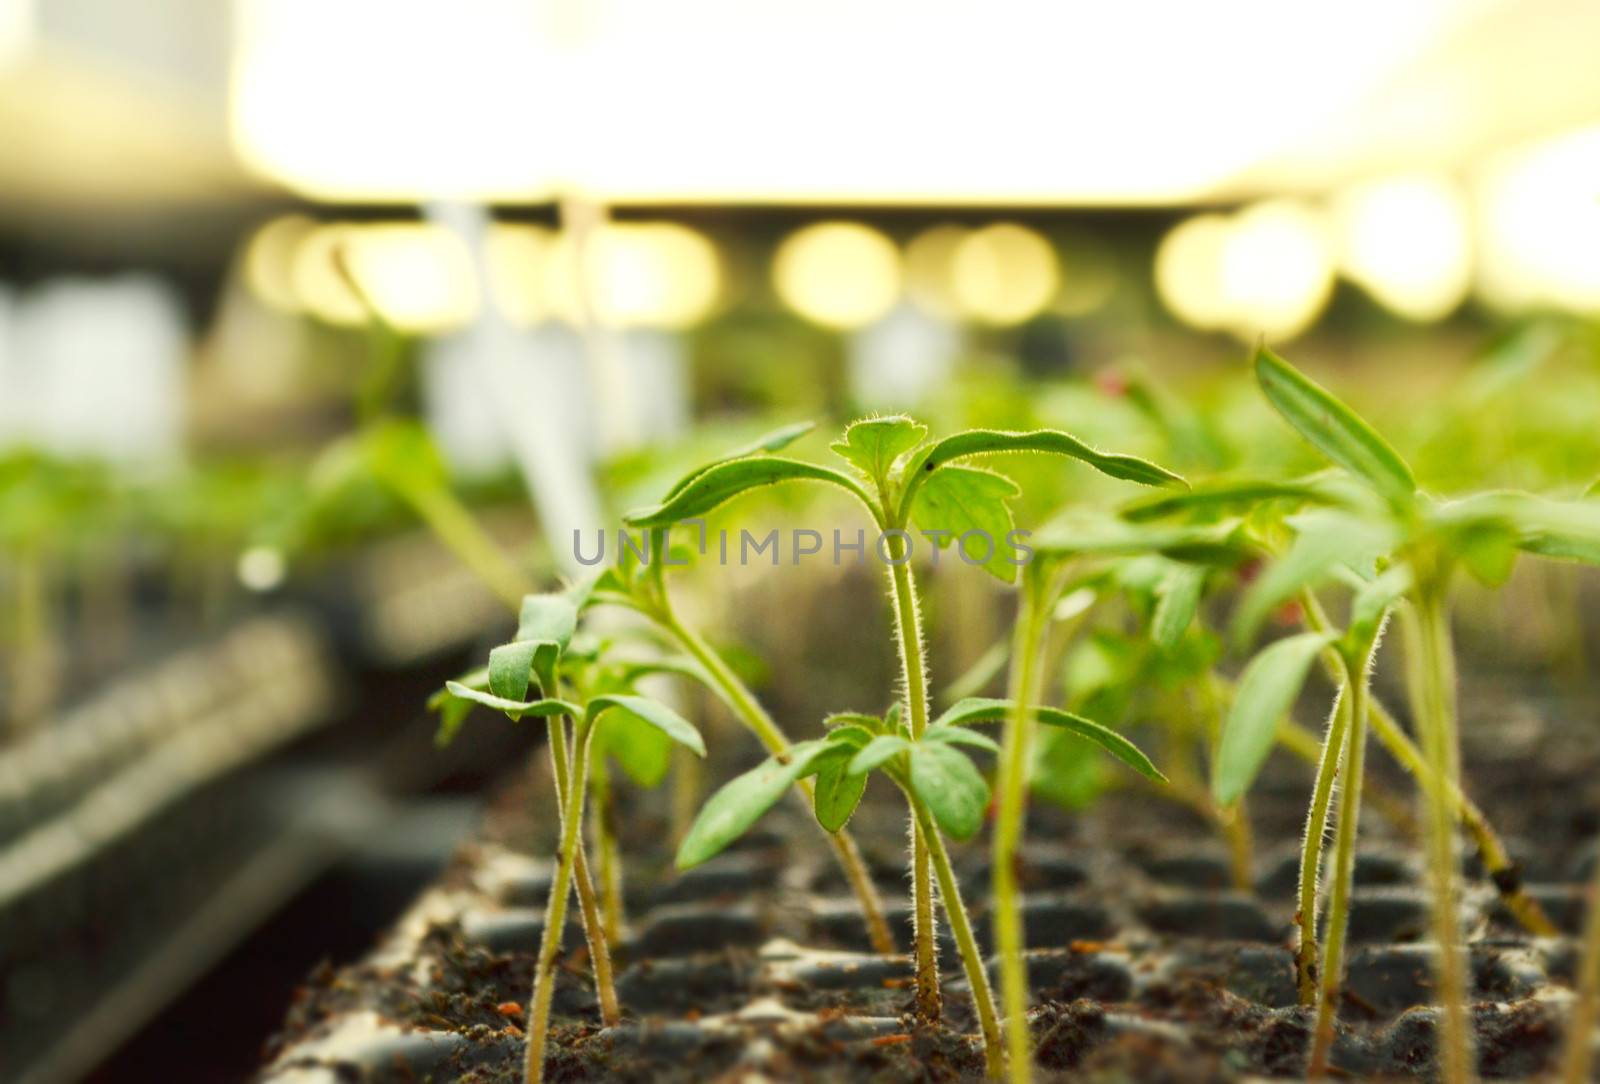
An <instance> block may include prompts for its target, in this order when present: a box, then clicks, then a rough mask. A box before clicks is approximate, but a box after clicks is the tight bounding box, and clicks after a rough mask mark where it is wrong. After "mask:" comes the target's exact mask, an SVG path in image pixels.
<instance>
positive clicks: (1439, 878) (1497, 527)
mask: <svg viewBox="0 0 1600 1084" xmlns="http://www.w3.org/2000/svg"><path fill="white" fill-rule="evenodd" d="M1255 371H1256V376H1257V380H1258V381H1259V383H1260V385H1261V388H1262V391H1263V393H1264V394H1265V396H1266V398H1267V399H1268V401H1269V402H1270V403H1271V404H1272V405H1273V407H1274V408H1275V409H1276V410H1277V411H1278V412H1279V414H1281V415H1282V416H1283V418H1284V419H1285V420H1286V421H1288V422H1289V424H1290V425H1291V426H1292V427H1293V428H1294V429H1295V430H1296V431H1297V432H1299V433H1300V435H1301V436H1303V437H1304V438H1305V439H1306V440H1308V441H1309V442H1310V443H1311V444H1312V445H1313V446H1315V447H1316V448H1317V449H1318V450H1319V451H1320V452H1321V453H1322V454H1323V455H1325V456H1326V457H1327V458H1328V459H1329V460H1331V461H1332V462H1333V463H1335V464H1336V465H1337V466H1338V467H1340V468H1342V473H1341V474H1339V475H1337V476H1335V477H1334V478H1332V479H1329V480H1328V481H1329V483H1330V484H1331V485H1332V487H1333V490H1334V491H1335V492H1337V493H1338V494H1339V498H1340V499H1339V501H1338V503H1337V505H1336V506H1334V507H1328V508H1321V509H1316V510H1313V511H1310V512H1306V513H1303V514H1299V515H1294V516H1288V517H1285V519H1284V521H1283V523H1284V527H1285V528H1286V532H1287V533H1288V535H1289V536H1290V541H1289V542H1288V544H1287V546H1286V547H1285V548H1284V549H1283V551H1282V556H1281V557H1279V558H1278V559H1277V560H1276V561H1275V562H1274V563H1273V565H1272V566H1271V567H1270V568H1269V569H1268V571H1267V572H1266V573H1265V574H1264V575H1263V576H1262V577H1261V578H1260V580H1258V581H1257V583H1256V584H1255V585H1253V587H1252V589H1251V590H1250V591H1249V592H1248V593H1247V594H1246V595H1245V597H1244V598H1243V599H1242V600H1241V602H1240V607H1239V613H1238V615H1237V616H1236V619H1235V620H1236V638H1237V640H1238V641H1239V642H1241V643H1244V642H1248V641H1249V640H1250V639H1251V638H1253V635H1254V633H1255V631H1256V629H1257V628H1258V627H1259V623H1260V619H1261V616H1262V615H1263V614H1265V613H1267V612H1270V611H1271V609H1272V608H1273V607H1274V606H1275V605H1276V604H1277V603H1278V602H1280V601H1283V600H1286V599H1288V598H1294V597H1297V598H1298V599H1299V600H1300V601H1301V603H1302V606H1303V609H1304V613H1305V617H1306V621H1307V623H1308V626H1309V630H1308V631H1307V632H1306V633H1303V634H1300V635H1298V636H1294V637H1290V638H1287V639H1284V640H1281V641H1279V642H1277V643H1275V644H1273V645H1271V646H1270V647H1268V648H1267V649H1266V650H1265V651H1263V652H1262V653H1261V655H1259V656H1257V658H1256V660H1255V661H1254V662H1253V663H1252V664H1251V666H1250V667H1249V668H1248V669H1247V670H1246V672H1245V674H1244V676H1243V678H1242V679H1241V683H1240V684H1241V687H1240V692H1239V697H1238V700H1243V701H1246V706H1247V710H1244V711H1239V710H1236V711H1235V713H1234V714H1233V716H1232V717H1230V720H1229V725H1228V728H1227V732H1225V734H1224V738H1223V749H1222V755H1221V756H1220V757H1219V761H1218V767H1217V771H1216V774H1215V779H1214V782H1215V787H1216V790H1217V794H1218V798H1219V799H1223V798H1226V797H1228V796H1230V795H1233V794H1236V793H1242V792H1243V789H1244V788H1245V787H1246V786H1248V782H1249V779H1250V778H1251V777H1252V776H1253V773H1254V770H1255V768H1256V767H1258V766H1259V761H1260V755H1264V754H1259V753H1258V752H1257V751H1258V750H1260V749H1261V748H1263V747H1269V746H1270V744H1271V740H1272V732H1273V731H1274V730H1275V728H1276V725H1277V720H1278V718H1279V717H1280V716H1281V714H1282V710H1281V707H1280V705H1283V706H1286V704H1287V702H1288V701H1290V700H1292V698H1293V696H1294V693H1295V692H1297V691H1298V688H1299V686H1300V683H1301V682H1302V681H1303V679H1304V676H1305V673H1306V671H1307V670H1308V669H1309V667H1310V666H1311V664H1312V663H1313V661H1314V660H1315V659H1316V658H1317V656H1318V655H1321V654H1324V653H1329V652H1330V650H1331V657H1330V662H1331V668H1332V669H1333V670H1334V672H1335V678H1336V681H1335V683H1336V685H1337V686H1338V688H1339V690H1340V692H1339V696H1338V701H1337V704H1336V707H1335V710H1334V714H1333V718H1332V721H1331V723H1330V725H1329V727H1328V732H1327V736H1326V738H1325V740H1324V748H1323V753H1322V760H1321V767H1320V769H1319V772H1318V778H1317V782H1316V786H1315V788H1314V790H1313V799H1312V809H1311V814H1310V817H1309V818H1308V821H1307V828H1306V837H1305V844H1304V847H1303V858H1302V868H1301V893H1300V899H1301V913H1300V915H1299V918H1298V924H1299V926H1300V950H1299V954H1298V955H1299V973H1300V981H1301V989H1302V997H1305V995H1306V993H1307V986H1308V985H1310V986H1312V987H1314V991H1313V996H1314V997H1315V998H1316V1000H1317V1002H1318V1005H1319V1011H1318V1027H1317V1032H1316V1039H1315V1042H1314V1045H1313V1053H1312V1061H1311V1068H1312V1071H1313V1072H1314V1073H1320V1072H1323V1071H1325V1070H1326V1068H1327V1062H1326V1059H1327V1054H1328V1050H1329V1048H1330V1046H1331V1042H1332V1037H1333V1031H1332V1027H1333V1018H1334V1014H1335V1012H1336V1007H1337V999H1338V993H1339V984H1340V981H1341V978H1342V970H1343V960H1342V957H1341V952H1342V944H1343V940H1344V933H1345V927H1346V924H1347V917H1348V903H1349V893H1350V882H1351V879H1352V876H1353V873H1352V871H1353V866H1354V846H1355V836H1356V831H1357V823H1358V822H1357V818H1358V816H1359V811H1360V800H1361V782H1362V779H1361V774H1362V769H1363V766H1364V759H1363V754H1364V748H1365V733H1366V730H1365V728H1366V726H1367V724H1368V722H1369V721H1370V722H1373V723H1374V724H1375V725H1377V726H1378V727H1379V729H1380V736H1381V735H1382V730H1383V729H1384V724H1380V723H1379V720H1381V719H1383V718H1384V716H1383V713H1381V712H1378V711H1375V710H1374V702H1373V700H1372V697H1371V695H1370V692H1369V691H1368V688H1367V686H1368V679H1369V671H1370V667H1371V660H1372V655H1373V652H1374V650H1375V645H1376V642H1377V638H1378V636H1379V635H1380V633H1381V630H1382V626H1383V623H1384V621H1385V619H1386V615H1387V613H1388V611H1389V610H1390V608H1391V607H1398V613H1399V616H1400V621H1401V626H1402V629H1403V631H1404V633H1405V645H1404V646H1405V659H1406V666H1407V687H1408V696H1409V699H1410V702H1411V710H1412V718H1413V719H1414V720H1415V723H1416V726H1417V730H1418V733H1419V738H1420V743H1421V747H1422V754H1421V757H1420V763H1419V764H1418V765H1417V766H1416V768H1417V770H1415V771H1414V774H1415V775H1416V778H1417V780H1418V783H1419V785H1420V786H1421V789H1422V791H1423V794H1424V796H1425V798H1426V807H1427V833H1426V837H1427V838H1426V852H1427V855H1428V863H1429V870H1430V882H1431V888H1432V895H1433V908H1432V911H1433V922H1432V925H1433V936H1434V940H1435V947H1436V951H1437V954H1438V955H1437V963H1436V966H1437V980H1438V982H1437V989H1438V1000H1439V1003H1440V1007H1441V1028H1440V1047H1439V1048H1440V1062H1439V1068H1440V1076H1441V1079H1444V1080H1446V1081H1450V1082H1455V1081H1462V1080H1466V1079H1467V1078H1468V1077H1469V1076H1470V1074H1471V1072H1472V1063H1471V1055H1470V1032H1469V1030H1468V1026H1469V1025H1468V1016H1467V1003H1466V995H1467V981H1466V973H1465V964H1466V961H1465V956H1464V952H1463V948H1462V942H1461V935H1460V930H1459V921H1458V914H1457V901H1458V892H1459V886H1458V884H1457V865H1456V854H1455V822H1456V820H1457V819H1458V817H1460V816H1461V813H1462V812H1463V805H1464V803H1463V801H1462V800H1461V798H1460V797H1459V794H1460V786H1461V784H1460V753H1459V742H1458V734H1457V715H1456V703H1455V657H1454V651H1453V648H1452V646H1451V631H1450V621H1449V592H1450V585H1451V581H1452V579H1453V577H1454V574H1455V572H1456V570H1457V569H1458V568H1462V569H1465V570H1466V571H1467V572H1468V573H1469V574H1471V575H1472V576H1473V577H1475V578H1476V579H1478V580H1480V581H1481V582H1484V583H1486V584H1489V585H1491V586H1492V585H1497V584H1502V583H1504V582H1505V580H1506V578H1507V577H1508V576H1509V575H1510V572H1511V569H1512V566H1513V564H1514V563H1515V560H1516V558H1517V556H1518V554H1519V553H1522V552H1529V553H1534V554H1538V555H1542V556H1546V557H1554V558H1561V559H1568V560H1576V561H1583V562H1586V563H1600V505H1597V504H1595V503H1593V502H1587V501H1558V500H1551V499H1547V498H1543V497H1539V496H1535V495H1533V494H1530V493H1525V492H1520V491H1512V490H1501V491H1490V492H1485V493H1481V494H1475V495H1472V496H1468V497H1462V498H1455V499H1450V500H1442V499H1437V498H1434V497H1432V496H1429V495H1428V494H1426V493H1423V492H1422V491H1420V490H1419V489H1418V487H1417V484H1416V481H1415V477H1414V476H1413V474H1412V472H1411V469H1410V467H1409V466H1408V465H1407V464H1406V463H1405V461H1404V460H1403V459H1401V458H1400V456H1399V455H1398V454H1397V453H1396V452H1395V451H1394V450H1393V449H1392V448H1391V447H1390V446H1389V445H1388V443H1387V442H1386V441H1384V440H1383V438H1382V437H1381V436H1379V434H1378V433H1377V431H1376V430H1374V429H1373V428H1372V427H1371V426H1370V425H1368V424H1367V423H1366V422H1365V421H1364V420H1362V419H1361V418H1360V417H1359V416H1358V415H1356V414H1355V413H1354V412H1353V411H1351V410H1350V409H1349V408H1348V407H1347V406H1345V405H1344V404H1343V403H1342V402H1340V401H1339V400H1338V399H1336V398H1335V397H1334V396H1333V395H1331V394H1330V393H1329V392H1327V391H1326V390H1325V389H1323V388H1322V387H1320V386H1319V385H1317V384H1315V383H1314V382H1312V381H1311V380H1310V379H1308V378H1307V377H1305V376H1304V375H1303V374H1301V373H1300V372H1299V371H1298V370H1296V369H1294V368H1293V367H1292V366H1290V365H1289V364H1288V363H1287V362H1285V361H1284V360H1283V359H1281V358H1279V357H1278V356H1277V355H1275V354H1273V353H1272V352H1271V351H1269V350H1266V349H1265V348H1261V349H1258V350H1257V352H1256V356H1255ZM1330 580H1335V581H1343V582H1345V583H1347V584H1349V585H1350V587H1351V589H1352V591H1353V598H1352V602H1351V605H1350V618H1349V621H1348V622H1347V627H1346V629H1345V630H1344V631H1343V632H1340V631H1338V630H1336V629H1335V628H1333V627H1332V625H1331V624H1330V623H1329V621H1328V619H1327V617H1326V614H1325V612H1324V610H1323V608H1322V606H1321V603H1320V600H1319V599H1318V598H1317V596H1316V595H1315V593H1314V591H1313V590H1312V588H1314V587H1315V586H1317V585H1318V584H1321V583H1324V582H1327V581H1330ZM1236 703H1237V702H1236ZM1251 705H1258V706H1256V707H1251ZM1389 721H1390V722H1392V720H1389ZM1263 732H1265V736H1263ZM1386 744H1390V743H1388V742H1386ZM1398 744H1399V743H1394V744H1391V749H1393V748H1395V746H1396V745H1398ZM1341 770H1342V771H1343V772H1344V773H1345V778H1344V783H1343V792H1342V794H1341V800H1340V825H1339V830H1338V836H1337V839H1336V843H1335V847H1336V854H1335V860H1334V871H1333V887H1332V889H1331V892H1330V896H1329V914H1328V923H1327V930H1328V933H1327V944H1326V946H1325V951H1324V953H1323V957H1322V962H1321V965H1320V978H1319V973H1318V967H1317V965H1316V964H1315V959H1316V956H1315V951H1316V950H1315V944H1316V938H1315V933H1316V915H1317V902H1318V891H1317V881H1318V874H1319V871H1320V864H1321V841H1322V836H1323V833H1324V831H1325V828H1326V823H1327V820H1326V818H1327V813H1328V807H1329V806H1330V805H1331V794H1332V791H1333V784H1334V780H1335V778H1336V777H1337V775H1338V774H1339V773H1340V772H1341ZM1496 879H1497V881H1503V882H1505V884H1504V885H1503V886H1502V888H1503V890H1504V888H1507V887H1511V888H1514V887H1515V882H1516V874H1515V870H1514V867H1510V866H1507V867H1505V868H1504V870H1503V871H1502V873H1501V874H1500V875H1499V876H1497V878H1496ZM1526 920H1527V919H1526V918H1525V921H1526ZM1592 993H1593V991H1592V989H1591V990H1590V991H1588V994H1587V995H1580V1011H1581V1007H1582V1005H1583V1004H1584V1003H1585V1002H1586V1001H1590V1002H1592Z"/></svg>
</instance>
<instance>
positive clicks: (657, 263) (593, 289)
mask: <svg viewBox="0 0 1600 1084" xmlns="http://www.w3.org/2000/svg"><path fill="white" fill-rule="evenodd" d="M572 245H573V242H572V239H571V237H570V236H569V235H567V234H557V233H553V232H551V231H550V230H546V229H543V228H541V227H538V226H513V225H501V226H496V227H495V229H494V230H493V231H492V232H491V233H490V235H489V266H490V269H491V273H492V274H493V275H494V278H495V296H496V299H497V300H498V301H499V303H500V304H501V306H502V311H504V312H505V313H506V315H507V316H508V317H509V318H511V319H512V320H514V321H516V322H518V323H523V324H533V323H538V322H540V321H542V320H547V319H552V318H555V319H562V320H566V321H569V322H578V321H579V320H582V319H583V318H584V316H585V312H584V306H585V305H586V304H587V305H589V306H592V307H593V310H594V312H593V315H594V316H595V317H596V318H598V319H601V320H604V321H606V322H608V323H612V324H616V325H620V326H624V327H634V326H640V327H657V328H685V327H690V326H693V325H694V324H696V323H698V322H699V321H701V320H703V319H705V317H706V314H707V313H709V312H710V311H711V309H712V308H713V307H715V305H716V303H717V299H718V297H719V296H720V294H721V290H722V265H721V261H720V260H719V259H718V256H717V250H716V246H714V245H713V244H712V243H711V241H710V239H709V238H707V237H705V236H704V235H703V234H701V233H698V232H696V231H695V230H692V229H689V228H688V227H686V226H680V225H677V224H676V223H670V222H627V223H617V224H608V225H606V226H603V227H601V228H600V229H598V230H597V231H596V232H595V233H594V234H592V235H591V236H590V240H589V249H588V251H587V252H585V253H584V258H583V260H582V266H583V273H584V281H585V285H586V289H587V294H586V295H583V294H580V293H579V290H578V281H579V280H578V268H579V262H580V261H579V260H578V259H577V254H576V253H574V251H573V248H572Z"/></svg>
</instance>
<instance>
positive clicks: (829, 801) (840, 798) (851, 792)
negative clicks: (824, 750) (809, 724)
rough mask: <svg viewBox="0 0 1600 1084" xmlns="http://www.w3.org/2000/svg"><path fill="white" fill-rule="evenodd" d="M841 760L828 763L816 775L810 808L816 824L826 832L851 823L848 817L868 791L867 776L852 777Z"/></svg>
mask: <svg viewBox="0 0 1600 1084" xmlns="http://www.w3.org/2000/svg"><path fill="white" fill-rule="evenodd" d="M847 768H848V765H847V764H846V763H845V760H844V758H842V757H835V758H832V759H830V760H828V762H827V763H825V764H824V765H823V766H822V770H821V771H819V772H817V782H816V792H815V797H814V799H813V801H812V808H813V810H814V811H815V812H816V815H817V823H818V824H820V825H822V827H823V828H825V829H826V830H828V831H829V832H837V831H838V830H839V829H841V828H843V827H844V826H845V825H846V824H848V823H849V821H850V815H851V814H853V813H854V812H855V811H856V806H858V805H860V804H861V796H862V795H863V794H865V793H866V790H867V777H866V775H865V774H864V773H863V774H861V775H851V774H850V773H849V771H848V770H847Z"/></svg>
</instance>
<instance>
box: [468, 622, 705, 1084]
mask: <svg viewBox="0 0 1600 1084" xmlns="http://www.w3.org/2000/svg"><path fill="white" fill-rule="evenodd" d="M580 598H581V592H567V593H562V594H553V595H530V596H528V597H527V598H526V599H524V600H523V605H522V615H521V620H520V622H519V625H518V628H517V635H516V638H515V639H513V640H512V641H511V642H509V643H506V644H502V645H500V646H499V647H496V648H495V649H493V650H492V651H491V652H490V653H489V664H488V666H487V667H485V668H484V669H483V670H482V671H479V672H477V673H476V674H474V675H472V676H471V677H470V678H469V679H468V680H466V681H451V682H447V683H446V685H445V694H444V696H443V697H442V698H441V699H439V700H438V706H439V708H440V710H441V712H443V713H444V721H443V728H444V729H445V731H446V733H447V734H448V733H451V732H453V731H454V729H455V728H458V727H459V726H460V725H461V719H462V717H463V716H464V715H465V713H466V710H467V709H469V708H470V707H471V706H472V705H481V706H483V707H487V708H492V709H494V710H495V711H500V712H503V713H505V715H506V716H507V717H508V718H510V719H512V720H513V721H515V720H519V719H522V718H524V717H526V716H532V717H535V718H543V719H544V720H545V721H546V725H547V726H548V728H549V740H550V757H551V763H552V769H553V772H552V774H553V776H554V778H555V785H556V804H557V812H558V815H559V817H560V825H561V842H560V847H559V850H558V852H557V857H556V873H555V877H554V878H553V879H552V881H551V885H550V897H549V901H548V903H547V904H546V906H545V921H544V933H543V936H542V938H541V941H540V944H539V955H538V960H537V963H536V965H535V969H534V980H533V995H532V1001H531V1003H530V1006H529V1009H528V1049H527V1063H526V1079H527V1080H528V1081H529V1084H536V1082H538V1081H540V1080H542V1079H543V1076H544V1048H545V1041H546V1038H547V1035H548V1030H549V1023H550V999H551V996H552V993H553V990H554V984H555V970H556V963H557V959H556V957H557V954H558V953H559V950H560V947H561V936H562V931H563V930H564V929H565V926H566V911H567V900H568V896H569V895H570V893H571V891H572V888H573V884H574V881H576V883H577V885H578V891H579V905H580V907H581V908H582V910H583V920H584V921H583V925H584V932H585V935H586V937H587V938H588V941H589V951H590V957H591V959H592V960H593V961H594V968H595V986H596V990H597V992H598V994H599V998H600V1005H601V1017H602V1019H603V1020H604V1021H605V1022H606V1023H607V1024H615V1023H616V1022H617V1021H618V1020H619V1019H620V1009H619V1006H618V1004H617V999H616V991H615V988H614V984H613V980H612V976H611V954H610V947H609V944H608V943H607V939H606V935H605V930H604V927H603V924H602V921H601V920H600V918H599V916H598V914H597V912H596V905H595V900H594V890H593V887H592V884H591V883H590V882H589V877H588V873H587V867H588V862H587V859H586V857H585V848H584V843H583V828H582V826H583V816H584V805H585V797H586V795H587V792H588V786H589V783H588V776H589V769H590V765H591V763H592V761H593V757H594V743H595V740H596V734H597V733H600V732H603V731H604V729H605V726H604V724H606V723H608V722H610V721H612V720H614V719H622V720H625V723H624V725H628V726H643V727H646V728H648V729H650V730H653V731H655V732H657V733H659V734H661V735H663V736H664V737H665V738H666V739H667V740H669V741H671V742H673V743H676V744H678V745H681V746H684V747H685V748H687V749H689V750H690V751H691V752H693V753H695V754H696V755H697V756H701V757H703V756H705V753H706V747H705V742H704V740H703V739H702V738H701V736H700V732H699V731H698V730H697V729H696V728H695V726H694V724H693V723H690V722H689V721H688V720H687V719H684V718H683V717H682V716H680V715H678V714H677V712H675V711H673V710H672V709H671V708H668V707H667V706H666V705H664V704H661V703H659V702H658V701H656V700H653V699H650V698H648V697H644V696H639V695H637V694H634V693H628V692H604V693H587V692H586V689H587V686H588V684H589V680H588V679H589V675H588V674H587V673H585V671H586V670H587V669H588V668H589V667H592V666H593V665H594V661H593V660H589V659H584V658H583V657H582V656H581V655H580V654H578V653H575V652H572V651H570V650H569V649H570V648H571V645H572V641H573V637H574V633H575V632H576V630H577V623H578V614H579V602H580ZM564 663H567V664H570V665H569V666H568V668H567V672H566V673H563V664H564ZM569 690H573V691H576V692H577V693H578V695H579V696H580V698H581V702H580V701H575V700H569V699H566V698H564V696H563V693H566V692H568V691H569ZM530 691H532V692H533V693H534V694H535V696H534V697H533V698H532V699H528V694H529V692H530ZM568 720H570V727H571V733H570V735H569V732H568V728H569V722H568ZM586 886H587V887H586Z"/></svg>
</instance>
